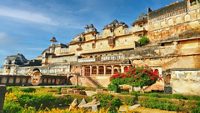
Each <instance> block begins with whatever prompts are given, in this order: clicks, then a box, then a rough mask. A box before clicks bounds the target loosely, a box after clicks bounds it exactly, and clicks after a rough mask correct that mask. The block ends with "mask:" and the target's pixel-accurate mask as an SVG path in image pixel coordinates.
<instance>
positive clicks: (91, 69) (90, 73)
mask: <svg viewBox="0 0 200 113" xmlns="http://www.w3.org/2000/svg"><path fill="white" fill-rule="evenodd" d="M91 75H92V66H90V76H91Z"/></svg>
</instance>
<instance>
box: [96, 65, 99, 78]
mask: <svg viewBox="0 0 200 113" xmlns="http://www.w3.org/2000/svg"><path fill="white" fill-rule="evenodd" d="M96 75H97V76H98V75H99V66H97V73H96Z"/></svg>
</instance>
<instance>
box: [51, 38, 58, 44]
mask: <svg viewBox="0 0 200 113" xmlns="http://www.w3.org/2000/svg"><path fill="white" fill-rule="evenodd" d="M50 42H51V46H52V45H55V43H56V42H57V40H56V38H55V37H52V38H51V40H50Z"/></svg>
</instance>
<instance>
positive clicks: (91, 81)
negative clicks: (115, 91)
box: [85, 76, 102, 88]
mask: <svg viewBox="0 0 200 113" xmlns="http://www.w3.org/2000/svg"><path fill="white" fill-rule="evenodd" d="M85 78H86V82H87V83H89V84H90V85H91V87H96V88H98V87H102V85H101V84H99V83H98V82H97V81H96V80H94V79H93V78H92V77H90V76H85Z"/></svg>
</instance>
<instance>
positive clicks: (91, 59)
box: [78, 58, 96, 63]
mask: <svg viewBox="0 0 200 113" xmlns="http://www.w3.org/2000/svg"><path fill="white" fill-rule="evenodd" d="M95 61H96V59H95V58H81V59H78V62H81V63H82V62H95Z"/></svg>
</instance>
